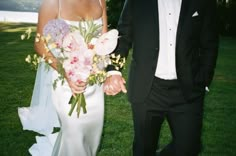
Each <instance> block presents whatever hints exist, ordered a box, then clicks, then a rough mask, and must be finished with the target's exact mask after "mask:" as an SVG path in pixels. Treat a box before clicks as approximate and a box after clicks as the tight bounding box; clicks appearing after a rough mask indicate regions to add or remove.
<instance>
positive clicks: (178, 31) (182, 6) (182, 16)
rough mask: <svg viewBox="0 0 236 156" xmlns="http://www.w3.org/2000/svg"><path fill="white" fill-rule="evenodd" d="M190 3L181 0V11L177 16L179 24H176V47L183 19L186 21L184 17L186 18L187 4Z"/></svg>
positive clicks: (187, 0)
mask: <svg viewBox="0 0 236 156" xmlns="http://www.w3.org/2000/svg"><path fill="white" fill-rule="evenodd" d="M190 1H191V0H182V4H181V10H180V15H179V23H178V28H177V35H176V46H178V41H179V38H180V35H181V33H182V28H183V23H184V19H186V18H185V17H186V16H187V10H188V8H189V5H188V4H189V2H190Z"/></svg>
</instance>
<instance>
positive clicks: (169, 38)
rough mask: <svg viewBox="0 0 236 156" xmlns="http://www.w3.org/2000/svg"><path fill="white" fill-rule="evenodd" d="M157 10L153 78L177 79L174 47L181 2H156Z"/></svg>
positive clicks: (174, 0)
mask: <svg viewBox="0 0 236 156" xmlns="http://www.w3.org/2000/svg"><path fill="white" fill-rule="evenodd" d="M157 1H158V10H159V57H158V62H157V68H156V72H155V76H156V77H159V78H161V79H165V80H172V79H177V74H176V64H175V63H176V62H175V46H176V32H177V27H178V22H179V14H180V9H181V3H182V0H157Z"/></svg>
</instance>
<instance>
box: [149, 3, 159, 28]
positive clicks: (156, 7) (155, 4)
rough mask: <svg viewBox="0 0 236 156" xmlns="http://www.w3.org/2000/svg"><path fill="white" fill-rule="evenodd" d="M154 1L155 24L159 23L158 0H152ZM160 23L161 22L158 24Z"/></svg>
mask: <svg viewBox="0 0 236 156" xmlns="http://www.w3.org/2000/svg"><path fill="white" fill-rule="evenodd" d="M151 1H152V6H153V13H154V18H155V24H158V23H159V21H158V2H157V1H158V0H151ZM158 25H159V24H158Z"/></svg>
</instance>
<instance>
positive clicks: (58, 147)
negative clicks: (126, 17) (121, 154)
mask: <svg viewBox="0 0 236 156" xmlns="http://www.w3.org/2000/svg"><path fill="white" fill-rule="evenodd" d="M66 22H67V23H68V24H71V25H77V24H78V22H72V21H66ZM94 22H95V23H97V24H102V20H101V19H98V20H94ZM53 53H54V55H55V56H57V55H58V54H57V52H56V51H54V52H53ZM57 77H58V73H57V71H55V70H54V69H52V68H50V69H49V71H47V70H46V69H45V64H44V63H41V65H40V66H39V67H38V71H37V75H36V80H35V86H34V91H33V96H32V100H31V105H30V107H23V108H19V109H18V114H19V117H20V120H21V123H22V125H23V129H25V130H32V131H36V132H38V133H40V134H43V135H45V136H41V137H39V136H37V137H36V142H37V143H36V144H34V145H33V146H32V147H31V148H30V149H29V152H30V153H31V155H33V156H95V155H96V152H97V149H98V146H99V143H100V139H101V134H102V128H103V119H104V93H103V89H102V86H99V85H94V86H88V87H87V88H86V91H85V92H84V95H85V99H86V103H87V114H83V112H82V111H81V112H80V117H79V118H77V114H76V111H75V112H73V114H72V116H68V112H69V109H70V105H69V104H68V102H69V100H70V97H71V95H72V93H71V89H70V88H69V86H68V84H67V82H65V83H64V84H63V85H61V84H60V82H59V83H58V84H57V87H56V89H55V90H54V89H53V87H52V83H53V81H54V80H55V79H56V78H57ZM53 127H60V128H61V129H60V132H59V133H54V134H52V132H53Z"/></svg>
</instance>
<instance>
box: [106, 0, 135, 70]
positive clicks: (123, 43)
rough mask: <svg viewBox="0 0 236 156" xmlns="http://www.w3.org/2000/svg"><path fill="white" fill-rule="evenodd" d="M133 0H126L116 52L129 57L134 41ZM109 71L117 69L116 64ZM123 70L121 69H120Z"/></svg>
mask: <svg viewBox="0 0 236 156" xmlns="http://www.w3.org/2000/svg"><path fill="white" fill-rule="evenodd" d="M132 1H133V0H125V3H124V6H123V10H122V12H121V15H120V18H119V21H118V26H117V29H118V31H119V39H118V44H117V47H116V49H115V50H114V52H113V53H114V54H115V55H116V56H118V55H120V56H121V57H122V58H127V56H128V53H129V49H130V48H131V46H132V42H133V35H132V34H133V33H132V25H133V24H132V14H133V11H132V3H133V2H132ZM107 70H108V71H110V70H117V69H115V67H114V66H112V65H111V66H109V67H108V69H107ZM120 70H121V69H120Z"/></svg>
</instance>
